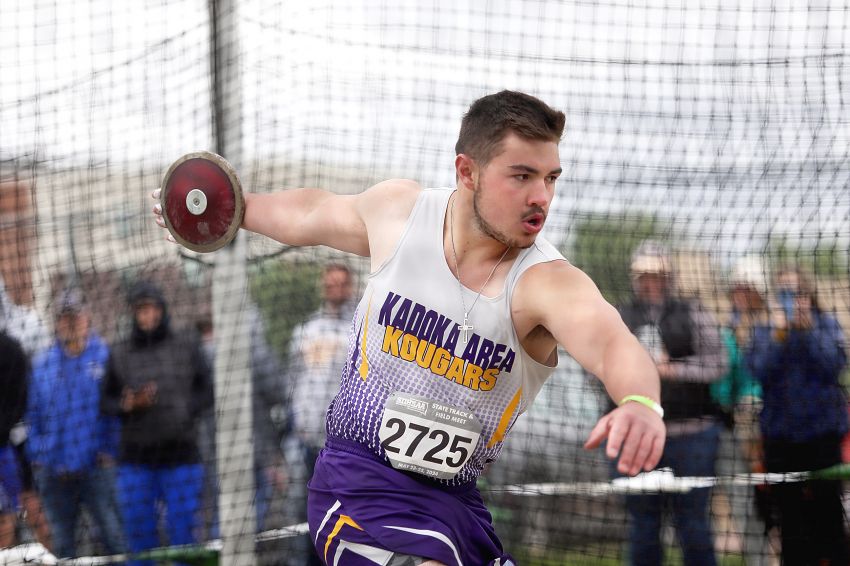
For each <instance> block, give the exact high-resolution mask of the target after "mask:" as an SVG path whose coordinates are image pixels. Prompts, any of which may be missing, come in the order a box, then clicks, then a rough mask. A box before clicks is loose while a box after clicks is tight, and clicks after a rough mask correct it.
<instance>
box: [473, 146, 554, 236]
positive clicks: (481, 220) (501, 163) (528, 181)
mask: <svg viewBox="0 0 850 566" xmlns="http://www.w3.org/2000/svg"><path fill="white" fill-rule="evenodd" d="M560 174H561V165H560V158H559V156H558V144H557V143H555V142H550V141H530V140H525V139H523V138H520V137H519V136H517V135H515V134H508V136H507V137H506V138H505V139H504V141H503V142H502V152H501V153H500V154H498V155H496V156H495V157H493V158H492V159H491V160H490V162H489V163H488V164H487V165H485V166H484V167H481V168H480V169H479V172H478V176H477V178H476V179H475V186H474V188H475V192H474V196H473V201H472V202H473V211H474V220H475V223H476V226H477V227H478V228H479V229H480V230H481V231H482V232H483V233H484V234H486V235H488V236H490V237H491V238H493V239H495V240H497V241H499V242H501V243H503V244H505V245H507V246H511V247H516V248H527V247H529V246H531V245H532V244H533V243H534V240H535V239H536V238H537V234H538V233H540V231H541V230H542V229H543V225H544V223H545V222H546V216H547V215H548V214H549V205H550V204H552V198H553V197H554V196H555V181H556V180H557V179H558V176H559V175H560Z"/></svg>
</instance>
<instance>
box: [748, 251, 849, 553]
mask: <svg viewBox="0 0 850 566" xmlns="http://www.w3.org/2000/svg"><path fill="white" fill-rule="evenodd" d="M776 299H777V302H778V305H777V306H776V308H774V309H772V312H771V316H770V319H769V321H768V322H766V323H763V324H761V325H759V326H756V327H755V329H754V332H753V339H752V345H751V349H750V351H749V356H748V357H749V363H750V366H751V368H752V372H753V375H754V376H755V377H756V378H758V379H759V381H760V382H761V384H762V389H763V403H764V404H763V408H762V412H761V417H760V425H761V432H762V437H763V443H764V458H765V465H766V468H767V471H768V472H777V473H782V472H797V471H805V470H817V469H822V468H827V467H829V466H832V465H835V464H839V463H840V462H841V439H842V437H843V436H844V434H845V433H846V432H847V430H848V418H847V399H846V396H845V393H844V390H843V388H842V386H841V384H840V382H839V376H840V375H841V372H842V370H843V369H844V368H845V366H846V365H847V352H846V349H845V348H846V341H845V338H844V333H843V332H842V330H841V327H840V326H839V324H838V321H837V320H836V319H835V317H833V316H831V315H830V314H828V313H826V312H824V311H823V309H821V307H820V305H819V303H818V298H817V294H816V289H815V286H814V284H813V280H812V278H811V277H810V276H809V275H808V274H807V273H806V272H805V271H803V270H801V269H800V268H797V267H786V268H782V269H780V270H779V271H778V272H777V275H776ZM775 488H776V489H775V496H776V504H777V505H778V508H779V515H780V517H779V526H780V536H781V540H782V560H783V563H784V564H795V565H797V564H841V565H842V566H843V565H846V564H848V563H850V552H848V540H847V536H846V531H845V522H844V512H843V507H842V504H841V484H840V483H839V482H835V481H810V482H790V483H783V484H779V485H776V486H775Z"/></svg>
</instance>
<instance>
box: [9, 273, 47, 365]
mask: <svg viewBox="0 0 850 566" xmlns="http://www.w3.org/2000/svg"><path fill="white" fill-rule="evenodd" d="M0 330H3V331H5V332H6V333H8V334H9V336H12V337H13V338H15V339H16V340H18V341H19V342H20V343H21V346H23V348H24V351H25V352H26V353H27V356H29V357H30V359H31V358H32V357H33V356H34V355H35V354H37V353H39V352H41V351H42V350H44V349H46V348H47V347H48V346H49V345H50V333H49V332H48V331H47V328H46V327H45V326H44V323H43V322H42V321H41V318H40V317H39V316H38V313H36V311H35V309H32V308H29V307H26V306H21V305H18V304H15V303H14V302H13V301H12V298H11V297H9V294H8V293H7V292H6V286H5V285H4V283H3V280H2V279H0Z"/></svg>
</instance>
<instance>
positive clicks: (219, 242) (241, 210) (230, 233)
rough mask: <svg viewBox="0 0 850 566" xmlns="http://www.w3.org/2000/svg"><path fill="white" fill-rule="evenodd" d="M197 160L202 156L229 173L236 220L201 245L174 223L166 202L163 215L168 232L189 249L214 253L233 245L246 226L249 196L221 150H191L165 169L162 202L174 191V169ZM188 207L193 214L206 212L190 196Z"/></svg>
mask: <svg viewBox="0 0 850 566" xmlns="http://www.w3.org/2000/svg"><path fill="white" fill-rule="evenodd" d="M193 159H202V160H204V161H208V162H210V163H212V164H213V165H215V166H216V167H218V168H219V169H220V170H221V171H222V172H223V173H224V174H225V175H226V176H227V179H228V181H229V182H230V186H231V187H232V188H233V200H234V213H233V220H231V222H230V225H229V227H228V229H227V230H226V231H225V232H224V233H223V234H222V235H221V236H219V237H218V238H216V239H215V240H213V241H211V242H207V243H200V244H199V243H196V242H191V241H189V240H187V239H186V238H184V237H183V236H181V235H180V233H179V232H178V230H177V229H176V228H175V227H174V225H173V224H172V222H171V218H170V216H169V215H168V214H167V213H166V211H165V209H166V207H165V206H164V205H163V214H162V218H163V220H164V221H165V227H166V228H167V229H168V232H169V233H170V234H171V236H172V237H173V238H174V239H175V240H176V241H177V243H179V244H180V245H181V246H183V247H185V248H188V249H190V250H192V251H194V252H198V253H209V252H214V251H216V250H218V249H221V248H223V247H224V246H226V245H227V244H229V243H230V242H231V241H233V239H234V238H235V237H236V234H237V233H238V232H239V228H240V226H241V225H242V218H243V216H244V214H245V197H244V195H243V192H242V183H241V182H240V181H239V176H238V175H237V174H236V170H235V169H234V168H233V166H232V165H231V164H230V163H229V162H228V161H227V160H226V159H225V158H223V157H222V156H220V155H218V154H217V153H213V152H211V151H193V152H191V153H187V154H185V155H183V156H181V157H179V158H178V159H177V160H176V161H174V163H172V164H171V166H170V167H169V168H168V170H167V171H166V172H165V175H163V178H162V183H161V185H160V187H161V188H162V193H161V195H160V202H161V203H167V202H168V196H169V192H170V188H169V181H170V179H171V177H172V175H173V174H174V172H175V171H176V170H177V168H178V167H180V166H181V165H182V164H184V163H185V162H187V161H191V160H193ZM192 191H198V192H201V193H203V191H202V190H201V189H200V188H193V189H192ZM204 196H205V197H206V195H204ZM203 204H204V206H203V208H204V210H205V209H206V201H204V203H203ZM186 206H187V210H188V211H189V212H190V213H191V214H200V213H202V212H203V210H202V211H201V212H194V211H192V209H191V208H190V204H189V202H188V199H187V202H186Z"/></svg>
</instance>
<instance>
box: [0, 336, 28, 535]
mask: <svg viewBox="0 0 850 566" xmlns="http://www.w3.org/2000/svg"><path fill="white" fill-rule="evenodd" d="M28 373H29V360H28V359H27V355H26V353H25V352H24V349H23V347H22V346H21V344H20V342H19V341H18V340H16V339H15V338H13V337H11V336H10V335H9V334H7V333H6V332H3V331H2V330H0V391H2V394H0V548H6V547H8V546H12V545H13V544H15V523H16V518H17V511H18V503H19V496H20V493H21V490H22V486H21V476H20V470H19V469H18V460H17V457H16V456H15V449H14V447H13V446H12V445H11V443H10V442H9V434H10V433H11V431H12V428H13V427H14V426H15V425H16V424H17V423H18V421H20V420H21V417H23V415H24V411H25V409H26V403H27V374H28Z"/></svg>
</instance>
